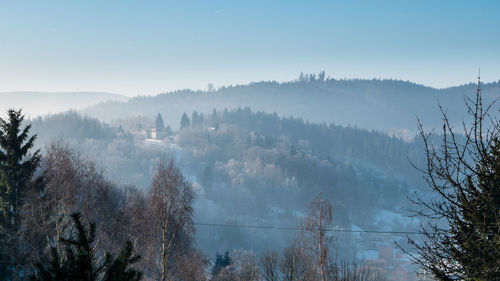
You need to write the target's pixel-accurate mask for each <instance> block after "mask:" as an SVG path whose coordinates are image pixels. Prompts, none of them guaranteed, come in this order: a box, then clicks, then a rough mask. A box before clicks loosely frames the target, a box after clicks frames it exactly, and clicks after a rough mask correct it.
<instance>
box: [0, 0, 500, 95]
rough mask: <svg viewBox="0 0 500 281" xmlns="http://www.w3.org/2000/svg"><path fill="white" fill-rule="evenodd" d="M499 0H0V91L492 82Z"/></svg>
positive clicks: (497, 57)
mask: <svg viewBox="0 0 500 281" xmlns="http://www.w3.org/2000/svg"><path fill="white" fill-rule="evenodd" d="M499 62H500V1H494V0H492V1H481V0H476V1H472V0H471V1H461V0H454V1H441V0H432V1H426V0H418V1H417V0H415V1H401V0H399V1H383V0H371V1H358V0H351V1H334V0H330V1H314V0H309V1H295V0H287V1H278V0H275V1H273V0H252V1H238V0H230V1H210V0H202V1H189V0H184V1H168V0H165V1H152V0H142V1H139V0H137V1H132V0H121V1H116V0H98V1H93V0H85V1H83V0H82V1H77V0H72V1H67V0H60V1H56V0H54V1H45V0H32V1H27V0H16V1H6V0H0V92H5V91H103V92H112V93H119V94H124V95H129V96H134V95H152V94H157V93H161V92H166V91H171V90H175V89H185V88H190V89H206V88H207V84H208V83H213V84H214V85H215V86H216V87H219V86H222V85H234V84H244V83H248V82H251V81H261V80H277V81H288V80H292V79H295V78H297V77H298V75H299V73H300V72H301V71H302V72H306V73H313V72H319V71H322V70H324V71H325V72H326V73H327V74H328V75H330V76H332V77H335V78H339V79H341V78H369V79H370V78H394V79H402V80H410V81H413V82H416V83H420V84H424V85H428V86H433V87H437V88H443V87H448V86H451V85H459V84H464V83H468V82H470V81H474V80H475V79H476V77H477V73H478V68H479V67H480V68H481V76H482V78H483V81H497V80H499V79H500V63H499Z"/></svg>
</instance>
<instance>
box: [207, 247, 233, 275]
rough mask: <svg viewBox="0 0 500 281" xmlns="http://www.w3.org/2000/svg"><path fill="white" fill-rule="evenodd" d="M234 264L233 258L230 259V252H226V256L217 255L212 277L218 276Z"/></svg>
mask: <svg viewBox="0 0 500 281" xmlns="http://www.w3.org/2000/svg"><path fill="white" fill-rule="evenodd" d="M231 263H232V261H231V258H230V257H229V252H228V251H226V253H225V254H224V255H221V254H219V253H217V254H216V255H215V263H214V266H213V267H212V276H217V274H219V272H220V271H221V270H223V269H224V268H226V267H227V266H230V265H231Z"/></svg>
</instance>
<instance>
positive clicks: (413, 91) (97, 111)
mask: <svg viewBox="0 0 500 281" xmlns="http://www.w3.org/2000/svg"><path fill="white" fill-rule="evenodd" d="M474 93H475V86H474V85H473V84H467V85H462V86H457V87H451V88H446V89H434V88H430V87H425V86H422V85H418V84H415V83H411V82H408V81H399V80H375V79H374V80H359V79H355V80H336V79H323V80H321V79H319V78H316V77H315V76H312V77H309V76H307V77H306V78H301V79H299V80H297V81H291V82H285V83H278V82H272V81H271V82H258V83H251V84H248V85H238V86H230V87H222V88H220V89H218V90H216V91H212V92H205V91H191V90H182V91H176V92H171V93H166V94H160V95H157V96H153V97H135V98H132V99H130V100H129V101H127V102H125V103H123V102H107V103H103V104H99V105H96V106H91V107H89V108H86V109H85V110H83V111H82V112H84V113H85V114H90V115H91V116H95V117H97V118H99V119H102V120H108V121H109V120H112V119H116V118H123V117H126V116H139V115H142V116H147V117H150V118H152V117H154V116H155V115H156V114H157V113H158V112H160V113H161V114H162V115H163V116H164V117H165V119H166V123H167V124H168V125H170V126H172V127H173V128H176V127H178V122H177V121H178V116H180V115H181V114H182V113H183V112H192V111H195V110H196V111H198V112H202V113H210V112H211V111H212V110H213V109H217V110H224V109H225V108H227V109H228V110H232V109H236V108H239V107H246V106H248V107H250V108H252V109H253V110H256V111H264V112H269V113H273V112H275V113H277V114H278V115H279V116H285V117H287V116H293V117H300V118H303V119H304V120H306V121H311V122H327V123H330V122H333V123H335V124H338V125H344V126H347V125H350V126H355V127H359V128H365V129H375V130H380V131H384V132H388V133H391V134H396V135H400V136H405V137H410V138H411V137H413V135H414V133H415V128H416V117H417V116H418V117H419V118H421V119H422V121H423V122H424V124H425V125H426V126H429V127H436V126H439V124H440V123H439V120H441V114H440V112H439V109H438V103H441V104H442V105H443V107H444V108H445V109H446V110H447V111H448V114H449V115H450V117H451V120H457V122H459V120H461V119H462V115H463V114H462V113H463V112H464V111H463V110H464V105H463V99H464V96H465V95H469V96H471V95H474ZM484 95H485V101H486V102H489V101H491V100H493V99H494V98H496V97H498V96H500V82H495V83H490V84H485V85H484Z"/></svg>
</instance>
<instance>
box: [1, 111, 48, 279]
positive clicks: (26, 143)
mask: <svg viewBox="0 0 500 281" xmlns="http://www.w3.org/2000/svg"><path fill="white" fill-rule="evenodd" d="M7 115H8V119H7V120H4V119H2V118H0V280H4V279H6V280H9V278H10V277H11V276H15V275H17V273H16V272H17V270H18V269H19V266H20V264H21V260H20V257H19V255H20V254H19V245H20V244H19V243H20V242H21V241H19V235H18V230H19V226H20V214H19V210H20V207H21V205H22V198H23V196H24V194H25V193H26V191H27V188H28V185H29V184H30V183H31V182H32V178H33V174H34V172H35V170H36V168H37V167H38V164H39V162H40V150H37V151H35V153H33V154H31V155H30V154H29V152H30V149H31V148H33V146H34V143H35V139H36V135H33V136H31V137H30V136H29V130H30V128H31V125H27V126H26V127H24V128H22V123H23V121H24V115H22V113H21V110H17V111H16V110H13V109H9V110H8V111H7ZM37 182H38V183H41V178H40V179H39V180H38V181H37Z"/></svg>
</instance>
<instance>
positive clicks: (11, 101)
mask: <svg viewBox="0 0 500 281" xmlns="http://www.w3.org/2000/svg"><path fill="white" fill-rule="evenodd" d="M127 100H128V97H126V96H123V95H119V94H112V93H104V92H35V91H22V92H21V91H20V92H0V110H1V112H0V116H4V114H5V111H6V110H7V109H9V108H23V112H24V113H25V114H26V115H28V116H29V117H36V116H39V115H46V114H53V113H58V112H62V111H66V110H70V109H73V110H80V109H83V108H85V107H88V106H91V105H95V104H98V103H101V102H106V101H114V102H125V101H127Z"/></svg>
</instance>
